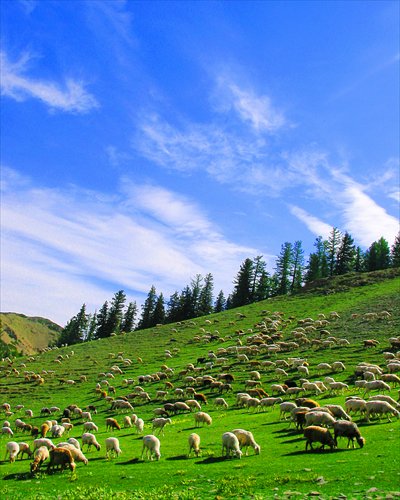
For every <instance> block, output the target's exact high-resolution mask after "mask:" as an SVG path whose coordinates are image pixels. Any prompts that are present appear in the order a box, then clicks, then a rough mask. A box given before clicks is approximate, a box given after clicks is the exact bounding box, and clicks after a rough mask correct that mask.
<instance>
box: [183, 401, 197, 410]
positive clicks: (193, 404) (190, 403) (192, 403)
mask: <svg viewBox="0 0 400 500" xmlns="http://www.w3.org/2000/svg"><path fill="white" fill-rule="evenodd" d="M185 403H186V404H187V405H188V406H189V408H190V411H192V410H197V411H201V405H200V403H199V402H198V401H196V400H195V399H187V400H186V401H185Z"/></svg>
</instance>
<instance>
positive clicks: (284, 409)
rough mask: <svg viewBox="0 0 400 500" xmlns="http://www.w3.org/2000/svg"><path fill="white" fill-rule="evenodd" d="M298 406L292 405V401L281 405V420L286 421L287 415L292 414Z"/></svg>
mask: <svg viewBox="0 0 400 500" xmlns="http://www.w3.org/2000/svg"><path fill="white" fill-rule="evenodd" d="M296 407H297V405H296V403H292V402H291V401H284V402H283V403H280V405H279V409H280V414H279V418H280V419H282V418H283V417H284V419H285V420H286V413H291V412H292V410H293V409H294V408H296Z"/></svg>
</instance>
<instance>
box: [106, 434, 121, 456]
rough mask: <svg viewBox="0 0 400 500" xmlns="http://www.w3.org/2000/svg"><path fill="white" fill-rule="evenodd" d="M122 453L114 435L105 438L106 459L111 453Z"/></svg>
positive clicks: (115, 454)
mask: <svg viewBox="0 0 400 500" xmlns="http://www.w3.org/2000/svg"><path fill="white" fill-rule="evenodd" d="M121 453H122V451H121V448H120V447H119V440H118V439H117V438H115V437H109V438H107V439H106V458H107V460H108V459H109V458H110V456H111V455H114V456H117V457H118V456H119V455H120V454H121Z"/></svg>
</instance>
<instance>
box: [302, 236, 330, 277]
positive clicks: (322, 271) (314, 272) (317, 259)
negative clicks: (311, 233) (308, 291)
mask: <svg viewBox="0 0 400 500" xmlns="http://www.w3.org/2000/svg"><path fill="white" fill-rule="evenodd" d="M327 245H328V242H327V241H324V240H323V239H322V236H318V238H317V239H316V240H315V242H314V247H315V249H316V251H315V252H314V253H312V254H310V257H309V260H308V266H307V272H306V275H305V281H306V283H311V281H314V280H317V279H320V278H326V277H327V276H329V267H328V257H327Z"/></svg>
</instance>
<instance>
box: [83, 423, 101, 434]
mask: <svg viewBox="0 0 400 500" xmlns="http://www.w3.org/2000/svg"><path fill="white" fill-rule="evenodd" d="M83 428H84V430H85V432H89V431H91V432H99V428H98V427H97V425H96V424H95V423H94V422H85V423H84V424H83Z"/></svg>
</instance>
